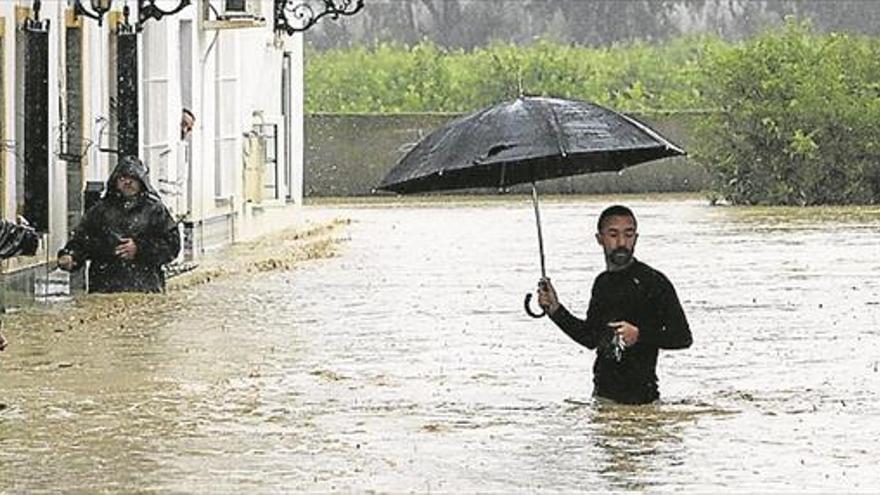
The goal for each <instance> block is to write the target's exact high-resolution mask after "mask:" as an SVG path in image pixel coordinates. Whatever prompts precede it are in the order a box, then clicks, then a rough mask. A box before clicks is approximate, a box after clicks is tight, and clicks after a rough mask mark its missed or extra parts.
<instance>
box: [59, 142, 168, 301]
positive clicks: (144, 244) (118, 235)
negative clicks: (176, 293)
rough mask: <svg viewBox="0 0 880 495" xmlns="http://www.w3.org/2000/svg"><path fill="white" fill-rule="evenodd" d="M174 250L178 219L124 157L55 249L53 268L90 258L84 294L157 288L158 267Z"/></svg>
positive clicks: (140, 168) (141, 170)
mask: <svg viewBox="0 0 880 495" xmlns="http://www.w3.org/2000/svg"><path fill="white" fill-rule="evenodd" d="M179 252H180V234H179V231H178V228H177V222H175V221H174V218H172V216H171V213H170V212H169V211H168V209H167V208H166V207H165V205H164V204H162V200H161V199H160V198H159V195H158V193H157V192H156V191H155V190H154V189H153V188H152V186H151V185H150V181H149V178H148V176H147V168H146V167H145V166H144V164H143V163H142V162H141V161H140V160H138V159H137V157H134V156H125V157H123V158H121V159H120V160H119V163H118V164H117V165H116V168H115V169H114V170H113V173H111V174H110V179H109V180H108V181H107V192H105V193H104V196H103V197H102V198H101V199H100V200H99V201H98V203H97V204H95V206H93V207H92V208H90V209H89V211H87V212H86V214H85V215H84V216H83V219H82V221H81V222H80V224H79V226H78V227H77V228H76V230H75V232H74V234H73V237H72V238H71V239H70V241H68V242H67V244H66V245H65V246H64V248H62V249H61V250H60V251H58V266H59V267H60V268H61V269H63V270H68V271H72V270H76V269H78V268H80V267H82V266H83V265H84V264H85V262H86V260H91V265H90V266H89V292H162V291H163V290H164V289H165V276H164V274H163V272H162V265H164V264H166V263H169V262H171V261H172V260H174V258H176V257H177V254H178V253H179Z"/></svg>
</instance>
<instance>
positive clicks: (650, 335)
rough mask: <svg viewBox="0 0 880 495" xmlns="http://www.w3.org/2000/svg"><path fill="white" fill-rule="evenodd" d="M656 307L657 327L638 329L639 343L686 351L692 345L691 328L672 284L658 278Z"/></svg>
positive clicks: (663, 277) (662, 277)
mask: <svg viewBox="0 0 880 495" xmlns="http://www.w3.org/2000/svg"><path fill="white" fill-rule="evenodd" d="M659 285H660V287H659V289H660V291H659V296H658V298H657V302H656V307H657V308H658V312H659V316H660V317H659V319H658V321H659V326H657V327H648V328H644V329H641V328H640V329H639V342H641V343H643V344H647V345H651V346H654V347H657V348H658V349H686V348H688V347H690V346H691V344H692V343H693V336H692V335H691V328H690V326H689V325H688V321H687V317H685V315H684V309H682V307H681V302H680V301H679V300H678V295H677V294H676V293H675V288H674V287H673V286H672V282H670V281H669V279H667V278H666V277H665V276H661V277H660V281H659Z"/></svg>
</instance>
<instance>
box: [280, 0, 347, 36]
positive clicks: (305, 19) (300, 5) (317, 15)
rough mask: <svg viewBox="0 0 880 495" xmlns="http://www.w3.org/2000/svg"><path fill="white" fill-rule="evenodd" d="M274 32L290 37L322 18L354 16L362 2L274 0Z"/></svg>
mask: <svg viewBox="0 0 880 495" xmlns="http://www.w3.org/2000/svg"><path fill="white" fill-rule="evenodd" d="M274 7H275V9H274V10H275V31H276V32H281V33H286V34H288V35H291V34H293V33H297V32H303V31H305V30H307V29H309V28H310V27H312V26H314V25H315V23H316V22H318V21H319V20H320V19H321V18H322V17H325V16H330V18H331V19H334V20H335V19H338V18H339V16H341V15H344V16H350V15H354V14H356V13H357V12H358V11H360V10H361V9H362V8H363V7H364V0H274Z"/></svg>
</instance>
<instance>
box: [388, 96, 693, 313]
mask: <svg viewBox="0 0 880 495" xmlns="http://www.w3.org/2000/svg"><path fill="white" fill-rule="evenodd" d="M683 154H684V151H683V150H682V149H681V148H679V147H678V146H675V145H674V144H672V143H670V142H669V141H667V140H666V139H665V138H663V137H662V136H660V135H659V134H657V133H656V132H654V131H653V130H651V129H650V128H649V127H648V126H646V125H645V124H642V123H641V122H638V121H636V120H635V119H633V118H631V117H627V116H626V115H623V114H620V113H617V112H615V111H612V110H609V109H607V108H604V107H601V106H599V105H595V104H592V103H586V102H582V101H573V100H562V99H557V98H543V97H528V96H521V97H519V98H517V99H516V100H513V101H509V102H504V103H499V104H497V105H494V106H491V107H488V108H485V109H483V110H479V111H477V112H475V113H472V114H470V115H466V116H464V117H461V118H459V119H456V120H454V121H452V122H450V123H448V124H446V125H444V126H442V127H440V128H439V129H437V130H436V131H434V132H432V133H431V134H430V135H428V136H427V137H426V138H424V139H423V140H421V141H420V142H419V143H418V144H416V146H415V147H414V148H413V149H412V150H410V152H409V153H407V154H406V155H405V156H404V157H403V158H402V159H401V160H400V162H398V164H397V165H395V166H394V168H392V169H391V171H390V172H388V174H387V175H386V176H385V178H384V179H383V180H382V182H381V183H380V184H379V186H378V188H379V189H384V190H386V191H394V192H399V193H416V192H427V191H443V190H452V189H464V188H477V187H498V188H503V187H507V186H511V185H514V184H520V183H524V182H531V183H532V201H533V203H534V206H535V220H536V223H537V227H538V249H539V253H540V261H541V277H542V280H543V277H546V276H547V275H546V269H545V266H544V240H543V236H542V234H541V214H540V212H539V209H538V192H537V188H536V187H535V182H537V181H539V180H543V179H552V178H556V177H566V176H571V175H579V174H585V173H592V172H606V171H617V170H622V169H623V168H625V167H628V166H630V165H636V164H638V163H643V162H647V161H651V160H656V159H658V158H665V157H670V156H676V155H683ZM542 283H543V282H542ZM531 297H532V295H531V294H527V295H526V297H525V300H524V303H523V305H524V306H525V310H526V312H527V313H528V314H529V315H531V316H533V317H535V318H539V317H541V316H543V315H544V313H534V312H533V311H532V310H531V308H530V307H529V302H530V301H531Z"/></svg>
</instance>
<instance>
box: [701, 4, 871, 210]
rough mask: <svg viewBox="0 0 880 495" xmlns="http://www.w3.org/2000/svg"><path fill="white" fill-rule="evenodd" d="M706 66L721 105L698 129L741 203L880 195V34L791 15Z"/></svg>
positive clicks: (722, 180)
mask: <svg viewBox="0 0 880 495" xmlns="http://www.w3.org/2000/svg"><path fill="white" fill-rule="evenodd" d="M717 48H718V49H717V50H715V51H714V52H713V53H711V55H709V56H708V57H707V59H706V64H705V67H704V75H705V86H704V87H703V92H704V95H705V98H706V100H707V101H708V102H709V104H710V105H713V106H715V107H717V108H719V109H721V110H722V111H721V112H716V113H712V114H710V115H708V116H707V117H706V118H705V119H704V121H703V122H702V125H701V126H698V127H697V128H696V129H695V134H696V136H695V142H696V143H697V145H696V150H697V153H696V154H697V157H698V159H699V160H700V161H701V162H703V163H704V164H706V165H707V169H708V170H707V171H708V173H709V181H710V184H711V185H710V187H711V188H712V192H713V194H715V195H716V196H717V197H719V198H722V199H724V200H727V201H730V202H732V203H740V204H786V205H813V204H843V203H874V202H876V201H877V199H878V197H880V149H878V138H880V43H878V40H877V39H868V38H857V37H850V36H846V35H840V34H830V35H823V36H817V35H815V34H813V33H812V30H811V28H810V25H809V24H807V23H798V22H794V21H789V22H788V23H787V24H786V26H785V28H784V29H783V30H782V31H781V32H777V33H773V32H767V33H765V34H763V35H761V36H759V37H757V38H754V39H751V40H749V41H746V42H744V43H742V44H741V45H738V46H730V47H717Z"/></svg>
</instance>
